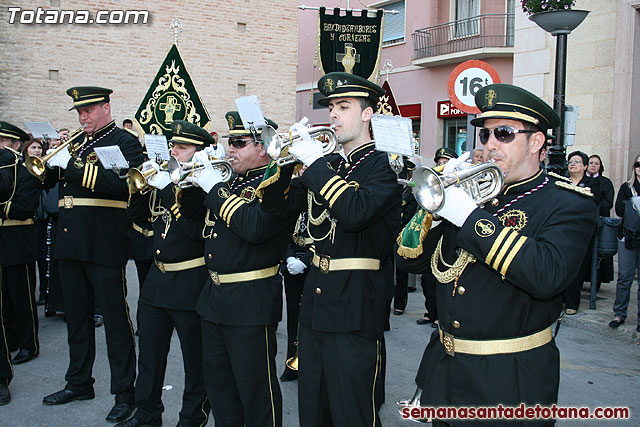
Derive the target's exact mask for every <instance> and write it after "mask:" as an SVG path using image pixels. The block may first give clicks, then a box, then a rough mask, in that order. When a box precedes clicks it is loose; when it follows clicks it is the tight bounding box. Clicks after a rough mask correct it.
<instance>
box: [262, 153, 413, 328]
mask: <svg viewBox="0 0 640 427" xmlns="http://www.w3.org/2000/svg"><path fill="white" fill-rule="evenodd" d="M347 159H348V160H347V161H345V159H343V158H342V157H341V156H340V155H337V154H336V155H331V156H328V157H326V158H325V159H320V160H318V161H316V162H314V163H313V164H312V165H310V166H309V167H308V168H307V170H306V171H305V172H304V174H303V175H302V176H301V177H300V178H299V179H294V180H293V181H291V184H290V189H283V187H286V185H287V184H288V182H289V181H288V179H289V177H290V175H291V168H290V167H289V168H283V169H282V170H281V176H280V179H279V182H278V184H274V185H272V186H269V187H267V188H266V189H265V195H264V197H265V203H264V204H265V208H266V209H268V210H270V211H271V210H273V211H274V212H279V215H283V216H286V215H289V216H291V215H293V216H295V217H297V216H298V213H299V212H300V211H301V210H307V203H308V199H309V198H310V197H311V196H310V195H309V193H308V192H307V189H310V190H311V191H312V192H313V197H311V198H312V201H311V203H312V205H313V207H312V212H311V216H312V218H311V219H310V221H311V222H310V225H309V234H310V235H311V236H312V237H313V238H314V239H320V240H317V241H316V242H315V252H316V254H318V255H324V256H329V257H330V258H331V259H339V258H373V259H378V260H381V261H385V260H387V262H382V267H381V269H380V270H342V271H329V272H328V273H323V272H321V271H320V270H319V269H318V268H317V267H315V266H311V267H310V270H309V273H308V274H307V278H306V281H305V285H304V290H303V295H302V306H301V308H300V322H301V323H302V324H303V325H305V326H307V327H308V328H311V329H313V330H315V331H323V332H354V333H357V334H359V335H362V336H366V337H369V338H374V339H378V338H381V337H382V334H383V329H384V319H385V299H386V294H387V292H386V289H385V287H386V284H385V277H387V275H386V274H385V273H386V272H385V270H384V269H385V268H390V263H389V262H388V259H389V256H390V255H391V251H392V248H393V242H394V239H395V235H396V232H397V230H398V228H399V226H400V210H401V203H402V202H401V200H402V199H401V198H402V187H401V186H400V185H398V182H397V177H396V175H395V173H394V172H393V171H392V170H391V167H390V166H389V160H388V157H387V154H386V153H383V152H380V151H376V150H375V144H374V143H373V142H370V143H367V144H365V145H363V146H360V147H358V148H357V149H355V150H353V151H352V152H351V153H349V155H348V156H347ZM285 197H286V201H285ZM267 199H269V200H267ZM325 209H328V211H329V215H330V217H328V218H326V219H325V220H324V221H323V222H322V223H321V224H319V225H314V224H313V220H314V219H317V218H318V217H319V216H320V215H321V213H322V212H323V211H324V210H325ZM331 220H333V221H335V222H336V226H335V233H334V234H333V235H332V233H331V232H330V230H331ZM324 236H326V238H324V239H322V238H323V237H324Z"/></svg>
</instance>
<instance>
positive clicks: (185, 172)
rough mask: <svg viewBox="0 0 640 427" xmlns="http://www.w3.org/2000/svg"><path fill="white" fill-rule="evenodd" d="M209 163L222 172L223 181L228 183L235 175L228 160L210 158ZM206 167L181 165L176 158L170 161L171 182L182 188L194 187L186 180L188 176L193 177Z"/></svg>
mask: <svg viewBox="0 0 640 427" xmlns="http://www.w3.org/2000/svg"><path fill="white" fill-rule="evenodd" d="M209 163H210V164H211V166H213V167H214V168H216V169H218V170H220V173H221V174H222V180H223V181H224V182H228V181H229V180H230V179H231V176H232V175H233V168H232V167H231V163H230V162H229V161H228V160H218V159H215V158H211V157H209ZM204 168H205V165H204V164H202V163H201V162H187V163H180V162H179V161H178V160H177V159H176V158H175V157H172V158H171V160H169V164H168V166H167V170H168V171H169V176H170V177H171V182H173V183H174V184H176V185H178V186H179V187H180V188H189V187H193V183H191V182H189V181H187V180H186V178H187V177H188V176H191V175H192V174H193V173H194V172H196V171H200V170H203V169H204Z"/></svg>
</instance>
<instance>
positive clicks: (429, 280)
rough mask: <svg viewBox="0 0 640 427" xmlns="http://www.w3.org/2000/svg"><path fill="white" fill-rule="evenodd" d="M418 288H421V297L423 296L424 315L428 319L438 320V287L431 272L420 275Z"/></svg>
mask: <svg viewBox="0 0 640 427" xmlns="http://www.w3.org/2000/svg"><path fill="white" fill-rule="evenodd" d="M420 286H421V287H422V295H424V308H425V310H426V314H427V315H428V316H429V319H431V320H438V308H437V306H436V286H438V280H437V279H436V278H435V276H434V275H433V273H432V272H431V270H429V271H425V272H423V273H422V276H421V277H420Z"/></svg>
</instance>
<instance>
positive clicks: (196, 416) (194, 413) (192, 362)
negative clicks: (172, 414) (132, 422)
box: [136, 302, 209, 426]
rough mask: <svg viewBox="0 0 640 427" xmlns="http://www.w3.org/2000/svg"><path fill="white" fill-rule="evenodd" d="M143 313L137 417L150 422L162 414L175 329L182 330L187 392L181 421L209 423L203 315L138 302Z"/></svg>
mask: <svg viewBox="0 0 640 427" xmlns="http://www.w3.org/2000/svg"><path fill="white" fill-rule="evenodd" d="M138 312H139V315H140V318H139V319H140V340H139V345H140V355H139V357H138V379H137V380H136V408H137V409H138V410H137V412H136V419H138V420H139V421H142V422H150V421H152V420H154V419H158V418H160V416H161V415H162V412H163V411H164V406H163V405H162V386H163V385H164V376H165V372H166V369H167V356H168V354H169V348H170V346H171V335H172V334H173V330H174V328H175V330H176V331H177V332H178V338H179V339H180V347H181V349H182V359H183V361H184V392H183V394H182V410H181V411H180V425H184V426H200V425H204V424H206V423H207V418H208V414H209V403H208V401H207V396H206V392H205V390H204V378H203V376H202V333H201V331H200V316H198V314H197V313H196V312H195V311H185V310H171V309H168V308H161V307H154V306H152V305H149V304H145V303H144V302H140V303H139V304H138Z"/></svg>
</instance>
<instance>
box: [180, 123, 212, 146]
mask: <svg viewBox="0 0 640 427" xmlns="http://www.w3.org/2000/svg"><path fill="white" fill-rule="evenodd" d="M171 132H173V135H172V136H171V142H173V143H178V144H191V145H195V146H196V147H197V148H198V149H201V148H204V147H205V146H207V145H210V144H213V143H214V142H215V140H214V139H213V136H211V134H210V133H209V132H207V131H206V130H204V129H203V128H201V127H200V126H198V125H194V124H193V123H191V122H187V121H185V120H174V121H173V122H172V123H171Z"/></svg>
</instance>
